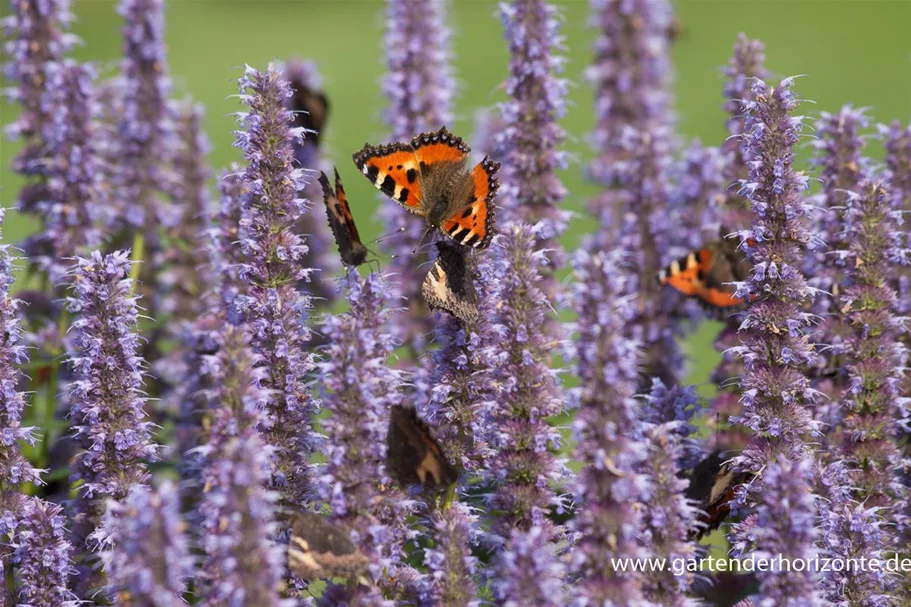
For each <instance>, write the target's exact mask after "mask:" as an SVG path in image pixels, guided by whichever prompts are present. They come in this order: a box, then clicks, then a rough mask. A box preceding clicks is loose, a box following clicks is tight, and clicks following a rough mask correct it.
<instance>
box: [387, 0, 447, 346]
mask: <svg viewBox="0 0 911 607" xmlns="http://www.w3.org/2000/svg"><path fill="white" fill-rule="evenodd" d="M386 7H387V8H386V37H385V41H384V44H383V49H384V50H385V52H386V66H387V69H388V72H387V73H386V74H385V76H384V77H383V91H384V92H385V93H386V97H387V98H388V100H389V105H387V106H386V110H385V112H384V116H385V119H386V123H387V124H389V125H390V127H391V133H390V135H391V139H393V140H395V141H411V139H412V138H413V137H414V136H416V135H418V134H419V133H422V132H424V131H429V130H437V129H438V128H440V127H441V126H443V125H446V124H450V123H451V122H452V114H451V112H450V104H451V102H452V98H453V96H454V91H455V81H454V79H453V76H452V69H451V67H450V54H449V38H450V33H449V28H448V27H447V25H446V4H445V2H444V1H443V0H389V2H388V3H387V5H386ZM384 204H385V203H384ZM381 208H383V209H385V206H384V207H381ZM382 216H383V218H384V221H385V223H386V230H387V232H389V233H393V232H397V231H399V230H403V232H402V233H401V234H399V235H398V236H396V237H395V238H391V239H389V240H388V241H387V244H388V249H387V250H388V252H389V253H390V254H393V255H396V257H394V258H393V259H392V260H391V261H390V263H389V265H388V268H387V272H388V273H389V274H391V275H394V276H396V277H397V281H398V283H399V284H398V286H397V289H396V291H397V292H396V295H398V296H401V297H404V298H405V299H404V301H406V302H408V304H407V305H408V308H407V310H406V311H404V312H402V313H401V314H399V315H398V316H397V318H396V321H395V326H396V328H397V329H398V330H399V333H400V334H399V338H400V339H401V341H402V343H403V344H404V345H406V346H409V347H411V348H412V350H414V351H415V352H417V353H420V352H423V351H424V341H425V339H426V336H427V335H429V334H430V332H431V331H432V325H431V322H430V313H429V312H428V310H427V306H426V305H425V303H424V298H423V297H422V296H421V281H422V280H423V278H424V270H423V269H422V268H423V267H424V264H425V263H426V262H427V260H428V252H427V250H425V249H423V248H421V249H420V250H418V249H419V246H418V245H419V244H420V242H419V241H420V238H421V235H422V234H423V233H424V230H425V229H426V227H427V226H426V222H425V221H424V219H423V218H421V217H418V216H416V215H412V214H411V213H386V212H385V210H384V211H383V213H382ZM431 248H432V247H431ZM416 250H417V254H416V255H412V253H413V252H414V251H416Z"/></svg>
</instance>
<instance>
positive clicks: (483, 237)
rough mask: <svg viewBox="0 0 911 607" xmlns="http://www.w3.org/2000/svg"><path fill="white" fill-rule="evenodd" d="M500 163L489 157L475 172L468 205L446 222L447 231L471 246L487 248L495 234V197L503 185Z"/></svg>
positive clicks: (456, 239)
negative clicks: (498, 174)
mask: <svg viewBox="0 0 911 607" xmlns="http://www.w3.org/2000/svg"><path fill="white" fill-rule="evenodd" d="M499 169H500V163H499V162H495V161H493V160H490V159H489V158H487V157H485V158H484V160H482V161H481V162H480V163H478V165H477V166H476V167H475V168H474V170H473V171H472V172H471V181H472V186H473V187H472V191H471V194H470V196H469V198H468V202H467V205H466V206H465V207H463V208H462V209H460V210H459V212H458V213H456V215H455V216H454V217H452V218H450V219H447V220H445V221H443V223H442V225H441V228H442V231H443V233H444V234H446V235H447V236H449V237H450V238H452V239H453V240H455V241H456V242H458V243H459V244H463V245H465V246H469V247H475V248H478V249H485V248H487V247H488V246H489V245H490V241H491V239H492V238H493V236H494V204H493V200H494V197H495V196H496V194H497V189H498V188H499V187H500V184H499V182H498V181H497V177H496V175H497V171H498V170H499Z"/></svg>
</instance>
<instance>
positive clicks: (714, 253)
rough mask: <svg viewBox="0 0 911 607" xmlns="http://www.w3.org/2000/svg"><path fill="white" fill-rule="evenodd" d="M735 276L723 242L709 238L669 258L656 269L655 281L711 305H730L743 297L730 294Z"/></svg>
mask: <svg viewBox="0 0 911 607" xmlns="http://www.w3.org/2000/svg"><path fill="white" fill-rule="evenodd" d="M735 280H737V279H736V277H735V275H734V271H733V269H732V265H731V260H730V258H729V257H728V256H727V255H725V254H724V243H720V242H713V243H710V244H708V245H706V246H705V247H703V248H702V249H699V250H698V251H693V252H692V253H689V254H688V255H686V256H684V257H682V258H680V259H679V260H677V261H674V262H672V263H671V264H670V265H669V266H668V267H667V268H666V269H664V270H662V271H661V272H659V273H658V282H660V283H661V284H663V285H668V286H670V287H672V288H674V289H675V290H677V291H679V292H680V293H682V294H684V295H687V296H690V297H698V298H699V299H700V300H701V301H702V302H703V303H704V304H706V305H707V306H709V307H711V308H716V309H717V308H723V309H728V308H734V307H737V306H740V305H741V304H743V301H742V300H740V299H738V298H737V297H734V291H735V289H734V286H733V285H732V284H730V283H732V282H734V281H735Z"/></svg>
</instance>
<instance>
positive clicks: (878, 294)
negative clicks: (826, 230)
mask: <svg viewBox="0 0 911 607" xmlns="http://www.w3.org/2000/svg"><path fill="white" fill-rule="evenodd" d="M900 223H901V217H900V215H899V214H898V213H896V212H895V211H893V208H892V205H891V201H890V200H889V195H888V192H887V190H886V186H885V185H884V184H883V183H880V182H876V181H863V182H861V183H860V184H859V185H858V186H857V191H852V192H849V193H848V200H847V203H846V205H845V208H844V212H843V214H842V217H841V225H842V231H841V232H840V234H839V235H838V240H839V241H840V242H841V243H843V244H844V246H845V247H846V248H845V250H843V251H840V252H839V256H840V258H841V259H842V260H843V261H844V266H845V277H846V280H847V284H848V286H847V287H845V288H844V289H843V291H842V293H841V294H840V297H839V298H838V303H837V305H836V307H837V308H838V309H839V310H840V311H841V315H840V320H841V322H842V323H843V325H844V327H843V332H844V333H845V342H844V344H843V346H842V347H840V348H838V349H837V351H836V354H837V356H838V358H839V361H840V364H841V366H842V367H843V368H844V369H845V372H846V378H845V381H844V384H845V391H844V393H843V394H842V395H841V399H840V400H841V406H842V407H843V408H844V411H843V420H842V424H843V430H844V437H843V441H842V442H843V445H842V449H843V451H842V453H843V454H844V457H845V459H846V463H847V464H848V467H849V469H850V473H849V474H850V485H851V486H853V487H855V495H854V498H855V500H856V501H857V502H859V503H863V504H864V505H865V507H868V508H888V507H889V506H891V505H892V501H893V500H894V499H895V498H896V497H900V496H901V495H903V494H906V492H907V491H908V489H907V488H906V487H903V486H902V484H901V482H900V480H899V478H898V477H897V472H898V470H899V469H900V468H901V465H902V456H901V453H900V451H899V450H898V448H897V447H896V445H895V443H894V442H893V440H894V439H897V438H898V436H899V434H900V433H901V426H900V423H901V422H900V421H899V420H901V419H902V418H904V417H906V416H907V399H906V398H904V397H903V395H902V385H901V383H902V379H903V376H904V373H903V370H904V367H905V363H906V361H907V351H906V349H905V346H904V344H903V343H902V342H901V341H900V340H899V337H900V336H901V334H902V331H903V324H902V319H901V318H899V317H898V316H896V315H895V313H894V312H893V310H894V309H895V307H896V295H895V291H894V290H893V288H892V286H891V284H890V282H891V279H892V278H893V277H894V276H895V274H896V270H897V264H898V263H903V264H908V262H909V260H908V253H907V251H906V250H904V249H902V247H901V238H900V236H899V234H900V230H901V229H902V228H900V227H899V225H900Z"/></svg>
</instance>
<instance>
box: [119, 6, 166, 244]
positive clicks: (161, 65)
mask: <svg viewBox="0 0 911 607" xmlns="http://www.w3.org/2000/svg"><path fill="white" fill-rule="evenodd" d="M118 13H119V14H120V16H122V17H123V20H124V25H123V60H122V62H121V68H120V70H121V73H122V78H121V83H120V86H121V87H122V90H121V95H122V98H123V100H122V103H123V110H122V115H121V117H120V125H119V128H118V133H119V138H120V141H119V143H118V150H117V156H118V158H117V161H118V162H117V171H116V174H115V182H116V189H117V200H118V203H119V204H121V205H122V208H121V213H119V214H118V216H117V219H119V220H120V221H123V222H124V223H125V224H126V226H128V227H129V228H131V229H136V230H141V231H143V232H145V233H146V237H147V238H148V239H149V244H150V247H151V249H150V250H155V248H156V247H157V243H156V238H155V234H154V230H155V229H156V228H157V226H159V225H161V224H164V225H171V224H173V223H174V222H175V220H176V219H177V216H176V215H175V214H174V213H173V211H174V209H173V207H172V205H171V203H170V202H169V201H168V200H167V196H166V194H167V192H169V191H170V188H171V187H172V184H173V183H174V179H175V178H174V175H173V174H172V172H171V171H170V168H171V164H170V162H168V160H169V159H170V158H171V155H172V154H173V153H174V150H175V145H176V138H175V133H174V130H173V128H172V126H171V125H170V124H169V118H168V110H167V99H168V95H169V94H170V92H171V83H170V80H169V78H168V65H167V56H166V52H165V42H164V28H165V19H164V0H121V1H120V5H119V7H118Z"/></svg>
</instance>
